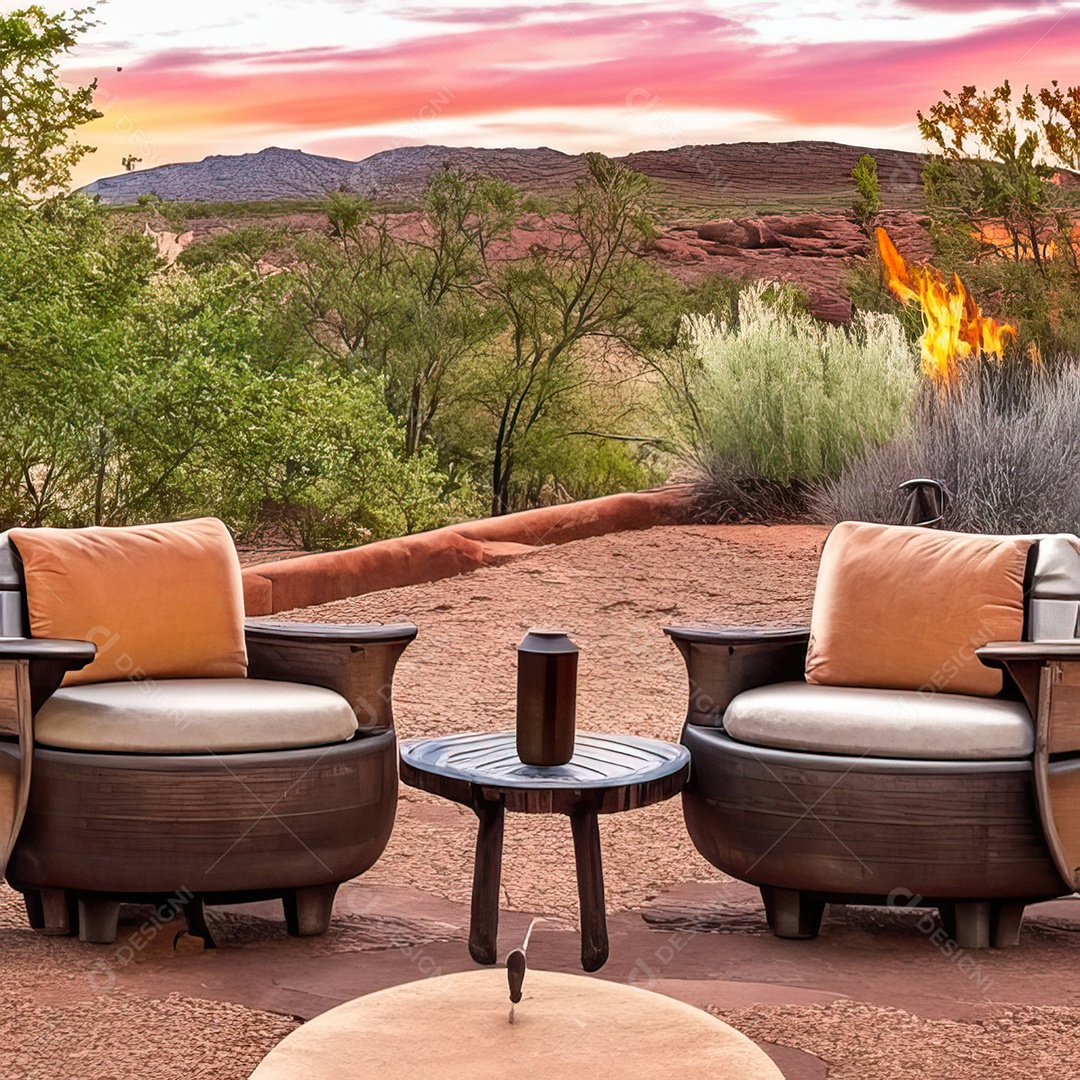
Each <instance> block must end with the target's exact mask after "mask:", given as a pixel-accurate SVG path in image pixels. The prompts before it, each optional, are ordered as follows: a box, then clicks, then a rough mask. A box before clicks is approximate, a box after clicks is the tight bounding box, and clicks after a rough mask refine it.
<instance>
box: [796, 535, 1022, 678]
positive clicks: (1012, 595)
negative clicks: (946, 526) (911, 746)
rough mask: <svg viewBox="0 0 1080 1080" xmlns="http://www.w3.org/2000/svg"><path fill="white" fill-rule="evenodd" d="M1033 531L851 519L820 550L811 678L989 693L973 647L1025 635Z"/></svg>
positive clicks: (994, 674) (987, 672) (990, 673)
mask: <svg viewBox="0 0 1080 1080" xmlns="http://www.w3.org/2000/svg"><path fill="white" fill-rule="evenodd" d="M1033 543H1034V541H1033V539H1032V538H1031V537H1018V536H978V535H972V534H968V533H950V532H939V531H937V530H935V529H923V528H914V527H908V526H899V525H871V524H868V523H866V522H860V521H845V522H841V524H839V525H837V526H836V528H835V529H833V531H832V532H831V533H830V534H829V538H828V540H827V541H826V542H825V548H824V550H823V551H822V553H821V565H820V567H819V569H818V579H817V589H816V591H815V593H814V611H813V615H812V616H811V620H810V648H809V651H808V653H807V656H806V681H807V682H809V683H820V684H825V685H829V686H874V687H881V688H886V689H892V690H945V691H949V692H951V693H954V694H981V695H985V696H988V697H989V696H992V695H994V694H998V693H1000V692H1001V687H1002V676H1001V672H1000V671H994V670H992V669H990V668H988V667H985V666H984V665H983V664H982V663H981V662H980V661H979V658H978V657H977V656H976V655H975V650H976V649H977V648H979V646H981V645H985V644H986V643H987V642H988V641H1019V640H1021V638H1022V636H1023V630H1024V576H1025V571H1026V568H1027V558H1028V552H1029V551H1030V549H1031V546H1032V544H1033Z"/></svg>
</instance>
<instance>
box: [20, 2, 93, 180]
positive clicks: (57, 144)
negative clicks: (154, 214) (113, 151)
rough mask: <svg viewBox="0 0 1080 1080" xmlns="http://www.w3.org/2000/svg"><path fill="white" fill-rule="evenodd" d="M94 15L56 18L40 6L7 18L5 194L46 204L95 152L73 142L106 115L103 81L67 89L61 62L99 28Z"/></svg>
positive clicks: (87, 11)
mask: <svg viewBox="0 0 1080 1080" xmlns="http://www.w3.org/2000/svg"><path fill="white" fill-rule="evenodd" d="M93 11H94V7H93V5H90V6H88V7H82V8H76V9H74V10H72V11H70V12H61V13H60V14H58V15H49V14H48V13H47V12H46V11H45V10H44V9H43V8H41V7H39V6H38V5H36V4H34V5H31V6H30V7H26V8H23V9H20V10H17V11H13V12H11V14H9V15H0V194H5V193H6V194H8V195H20V196H23V197H26V198H39V197H41V196H44V195H47V194H49V193H50V192H52V191H55V190H56V189H62V188H66V187H67V185H68V183H69V182H70V179H71V170H72V169H73V168H74V167H75V165H77V164H78V162H79V161H81V160H82V158H83V157H85V155H86V154H89V153H91V152H92V151H93V147H90V146H87V145H86V144H84V143H80V142H79V141H78V140H77V139H73V138H72V136H73V134H74V132H75V130H76V129H77V128H78V127H80V126H81V125H82V124H85V123H87V122H88V121H90V120H95V119H97V118H98V117H99V116H101V113H99V112H98V111H97V110H96V109H95V108H94V105H93V100H94V90H95V89H96V88H97V81H96V80H95V81H94V82H92V83H90V85H89V86H76V87H69V86H65V85H63V84H62V83H61V82H60V79H59V64H60V58H61V57H62V56H63V55H64V54H66V53H68V52H69V51H70V50H71V49H72V48H73V47H74V45H75V43H76V42H77V40H78V37H79V35H80V34H81V33H83V32H84V31H86V30H87V29H89V28H90V27H91V26H93V25H94V23H93V22H92V21H91V19H90V16H91V15H92V14H93Z"/></svg>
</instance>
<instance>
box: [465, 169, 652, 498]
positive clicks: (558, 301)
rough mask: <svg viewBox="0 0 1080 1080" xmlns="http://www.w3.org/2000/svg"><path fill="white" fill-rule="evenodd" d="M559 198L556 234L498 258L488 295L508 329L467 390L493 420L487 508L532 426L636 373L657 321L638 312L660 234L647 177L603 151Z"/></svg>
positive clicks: (500, 492) (550, 227)
mask: <svg viewBox="0 0 1080 1080" xmlns="http://www.w3.org/2000/svg"><path fill="white" fill-rule="evenodd" d="M587 164H588V173H587V175H586V177H585V178H584V179H583V180H582V181H580V182H579V183H578V185H577V187H576V189H575V192H574V195H573V196H572V198H571V199H570V200H569V201H568V203H567V204H566V205H565V206H562V207H560V208H558V209H557V211H556V212H555V213H551V214H549V215H547V217H546V219H545V220H544V226H545V229H546V231H550V232H551V233H553V234H554V237H555V239H554V240H553V241H549V242H546V243H545V248H544V250H538V251H536V252H534V253H533V254H532V255H530V256H529V257H527V258H525V259H518V260H514V261H513V262H510V263H508V264H507V265H506V266H504V267H502V268H501V269H500V270H499V272H498V273H497V274H496V275H495V276H494V278H493V280H492V282H491V284H490V286H489V296H490V298H491V299H492V300H493V301H494V303H496V304H497V306H498V308H499V309H500V310H501V312H502V313H503V318H504V319H505V326H506V329H505V331H504V332H503V333H502V334H500V335H498V336H497V337H495V338H494V339H493V340H492V342H491V343H490V344H489V346H488V352H487V356H488V359H489V362H485V363H483V364H481V365H479V371H478V374H477V378H476V382H475V386H474V389H473V394H474V396H475V398H476V400H477V401H478V402H479V403H480V404H481V405H482V407H483V408H484V410H485V411H486V412H487V414H488V415H489V417H490V419H491V421H492V428H493V431H492V435H491V512H492V514H504V513H506V512H507V511H508V510H510V509H511V508H512V507H511V489H512V485H513V483H514V480H515V473H516V470H517V469H518V466H519V464H520V458H521V451H522V449H523V446H524V444H525V442H526V441H527V440H528V439H529V437H530V435H531V434H532V432H533V430H534V428H536V427H537V425H540V424H541V423H542V422H543V421H545V420H546V419H550V418H551V416H552V414H553V413H556V412H557V411H558V410H559V409H561V408H562V407H563V405H565V404H566V403H567V402H570V401H572V400H574V399H575V398H577V397H580V395H581V394H582V393H583V392H585V391H586V389H587V388H589V387H592V386H596V385H597V384H602V383H605V382H606V383H608V384H609V385H617V384H619V383H620V382H623V381H629V380H632V379H633V378H634V377H636V376H637V375H638V374H640V371H635V370H634V365H635V354H636V350H637V348H638V346H639V345H642V344H645V343H646V342H647V341H648V340H649V338H650V335H651V334H652V333H653V332H654V330H655V328H654V327H653V326H650V325H649V324H648V323H645V322H643V320H642V319H641V318H640V315H641V313H642V312H643V311H644V310H645V309H646V307H647V301H646V300H645V297H646V295H647V294H648V292H649V291H650V285H651V280H650V279H651V277H652V272H651V271H650V269H649V268H648V267H647V266H646V265H645V263H644V262H643V260H642V256H643V254H644V252H645V250H646V248H647V246H648V244H649V242H650V241H651V240H652V239H653V237H654V236H655V235H656V229H655V223H654V221H653V217H652V214H651V211H650V206H649V194H650V181H649V179H648V178H647V177H645V176H642V175H641V174H640V173H635V172H633V171H631V170H630V169H627V168H626V167H625V166H623V165H621V164H619V163H617V162H613V161H611V160H609V159H608V158H606V157H604V156H603V155H602V154H589V155H588V156H587Z"/></svg>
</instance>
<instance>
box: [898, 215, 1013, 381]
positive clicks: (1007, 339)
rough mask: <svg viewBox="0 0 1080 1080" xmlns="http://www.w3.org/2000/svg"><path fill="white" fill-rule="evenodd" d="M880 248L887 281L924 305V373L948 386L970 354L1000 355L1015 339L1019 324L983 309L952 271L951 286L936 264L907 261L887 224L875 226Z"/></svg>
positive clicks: (908, 300) (900, 294) (901, 294)
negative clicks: (994, 316)
mask: <svg viewBox="0 0 1080 1080" xmlns="http://www.w3.org/2000/svg"><path fill="white" fill-rule="evenodd" d="M877 242H878V251H880V252H881V261H882V263H883V264H884V266H885V271H886V274H887V275H888V285H889V288H890V289H891V290H892V291H893V293H894V294H895V295H896V296H897V297H898V298H899V299H900V300H902V301H903V302H904V303H905V304H907V303H917V304H919V305H920V307H921V308H922V316H923V334H922V337H921V338H920V339H919V346H920V348H921V349H922V370H923V374H924V375H927V376H929V377H930V378H931V379H932V380H933V381H934V382H935V383H936V384H937V385H938V386H941V387H945V386H949V385H951V384H952V383H954V382H955V381H956V380H957V378H958V377H959V373H960V364H961V362H962V361H964V360H967V359H968V358H969V357H972V356H978V355H979V354H980V353H990V354H991V355H993V356H996V357H997V358H998V359H999V360H1000V359H1001V358H1002V356H1003V355H1004V354H1005V349H1006V347H1007V346H1008V345H1009V344H1010V343H1012V342H1013V341H1015V340H1016V327H1015V326H1010V325H1009V324H1008V323H1004V324H1001V323H998V322H996V321H995V320H994V319H991V318H989V317H987V316H985V315H983V313H982V311H981V310H980V308H979V305H978V304H977V303H975V300H974V298H973V297H972V295H971V293H969V292H968V291H967V289H965V288H964V283H963V282H962V281H961V280H960V278H959V277H958V276H957V275H956V274H953V283H952V286H951V287H950V286H949V284H948V282H946V280H945V277H944V275H943V274H942V273H941V271H940V270H937V269H935V268H934V267H932V266H908V264H907V263H906V262H904V259H903V257H902V256H901V254H900V252H899V251H897V250H896V247H895V245H894V244H893V242H892V241H891V240H890V239H889V236H888V234H887V233H886V232H885V230H884V229H878V230H877Z"/></svg>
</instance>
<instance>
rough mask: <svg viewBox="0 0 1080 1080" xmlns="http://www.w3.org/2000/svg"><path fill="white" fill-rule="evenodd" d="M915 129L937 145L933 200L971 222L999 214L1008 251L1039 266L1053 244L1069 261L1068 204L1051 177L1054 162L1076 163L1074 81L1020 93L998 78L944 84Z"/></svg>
mask: <svg viewBox="0 0 1080 1080" xmlns="http://www.w3.org/2000/svg"><path fill="white" fill-rule="evenodd" d="M918 116H919V130H920V132H921V133H922V136H923V138H924V139H926V140H927V141H928V142H929V143H931V144H932V145H934V146H935V147H937V149H938V151H939V155H938V157H937V158H936V159H935V160H934V161H932V162H931V163H930V166H929V168H928V170H927V172H926V174H925V181H926V190H927V197H928V201H929V203H930V205H931V208H932V209H934V210H936V211H937V212H938V213H939V214H940V213H943V212H948V211H950V210H952V211H955V212H958V213H959V214H960V215H961V217H962V219H964V220H965V221H966V222H968V223H970V224H976V225H978V224H981V223H982V222H984V221H985V219H987V218H993V219H998V220H1000V221H1001V222H1002V223H1003V224H1004V227H1005V229H1006V231H1007V235H1008V244H1009V247H1010V248H1011V253H1012V255H1013V257H1014V258H1016V259H1020V258H1022V257H1024V256H1025V255H1029V254H1030V256H1031V257H1032V258H1033V259H1034V260H1035V262H1036V265H1038V266H1039V267H1042V266H1043V265H1044V263H1045V260H1046V255H1047V252H1048V250H1049V247H1050V245H1051V244H1053V245H1055V246H1056V247H1057V249H1058V250H1059V251H1060V252H1061V253H1062V254H1063V255H1065V256H1066V257H1067V258H1068V259H1069V261H1070V262H1071V263H1072V264H1073V266H1074V267H1075V266H1076V264H1077V249H1076V244H1075V242H1074V239H1073V229H1072V213H1071V210H1072V205H1073V201H1074V200H1073V199H1072V198H1071V197H1070V194H1069V191H1068V189H1067V188H1066V187H1063V186H1062V185H1060V184H1057V183H1055V182H1054V180H1055V170H1056V168H1058V167H1062V166H1064V167H1069V168H1076V167H1078V166H1080V87H1073V88H1071V89H1069V90H1062V89H1061V88H1060V87H1059V86H1058V84H1057V82H1056V81H1055V82H1052V83H1051V85H1050V87H1048V88H1045V89H1042V90H1039V91H1038V92H1037V93H1034V92H1032V91H1031V89H1030V88H1025V89H1024V92H1023V93H1022V94H1021V95H1020V96H1019V98H1016V97H1014V95H1013V91H1012V87H1011V86H1010V85H1009V83H1008V82H1007V81H1006V82H1003V83H1002V84H1001V85H1000V86H998V87H995V88H994V89H992V90H986V91H980V90H978V89H977V88H976V87H974V86H965V87H963V88H962V89H961V90H960V92H959V93H958V94H952V93H950V92H948V91H946V93H945V96H944V98H942V100H941V101H939V102H937V103H936V104H935V105H934V106H933V107H932V108H931V109H930V110H929V111H928V112H927V113H926V115H923V113H921V112H920V113H919V114H918Z"/></svg>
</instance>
